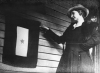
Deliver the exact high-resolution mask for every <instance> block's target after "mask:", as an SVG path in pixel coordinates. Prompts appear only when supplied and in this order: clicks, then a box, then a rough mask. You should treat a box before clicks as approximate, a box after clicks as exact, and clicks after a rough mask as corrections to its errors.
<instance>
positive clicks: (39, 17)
mask: <svg viewBox="0 0 100 73" xmlns="http://www.w3.org/2000/svg"><path fill="white" fill-rule="evenodd" d="M30 8H31V7H30ZM15 11H16V10H15ZM25 11H28V12H27V13H26V12H25ZM17 12H21V13H23V14H28V15H29V16H30V17H35V19H36V20H38V21H40V22H41V24H44V25H46V26H48V27H50V28H53V29H56V30H60V31H64V30H65V29H66V27H64V26H61V24H63V25H65V24H67V25H66V26H68V25H69V23H68V22H67V23H65V22H64V21H62V22H58V21H60V19H57V18H54V17H52V18H54V19H55V20H56V21H55V20H50V19H48V18H47V17H48V16H46V15H43V14H40V13H36V12H35V11H32V10H29V9H25V8H22V7H21V8H19V11H17ZM52 18H51V19H52ZM54 21H55V22H54Z"/></svg>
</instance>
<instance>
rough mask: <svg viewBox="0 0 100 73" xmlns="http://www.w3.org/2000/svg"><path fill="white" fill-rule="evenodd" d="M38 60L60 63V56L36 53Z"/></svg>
mask: <svg viewBox="0 0 100 73" xmlns="http://www.w3.org/2000/svg"><path fill="white" fill-rule="evenodd" d="M38 58H39V59H46V60H52V61H60V58H61V56H59V55H52V54H45V53H38Z"/></svg>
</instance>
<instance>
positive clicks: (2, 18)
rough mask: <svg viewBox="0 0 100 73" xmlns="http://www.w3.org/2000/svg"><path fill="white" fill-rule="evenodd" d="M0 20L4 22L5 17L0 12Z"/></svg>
mask: <svg viewBox="0 0 100 73" xmlns="http://www.w3.org/2000/svg"><path fill="white" fill-rule="evenodd" d="M0 22H3V23H5V17H4V15H1V14H0Z"/></svg>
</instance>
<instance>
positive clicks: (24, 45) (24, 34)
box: [15, 26, 29, 57]
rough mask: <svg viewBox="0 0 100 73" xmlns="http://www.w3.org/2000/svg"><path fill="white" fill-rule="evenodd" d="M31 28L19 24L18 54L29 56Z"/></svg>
mask: <svg viewBox="0 0 100 73" xmlns="http://www.w3.org/2000/svg"><path fill="white" fill-rule="evenodd" d="M28 35H29V29H27V28H23V27H19V26H17V40H16V50H15V51H16V52H15V53H16V55H18V56H23V57H27V52H28V38H29V36H28Z"/></svg>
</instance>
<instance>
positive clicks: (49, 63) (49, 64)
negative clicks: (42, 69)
mask: <svg viewBox="0 0 100 73" xmlns="http://www.w3.org/2000/svg"><path fill="white" fill-rule="evenodd" d="M58 64H59V62H55V61H48V60H40V59H38V63H37V65H38V66H47V67H58Z"/></svg>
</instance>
